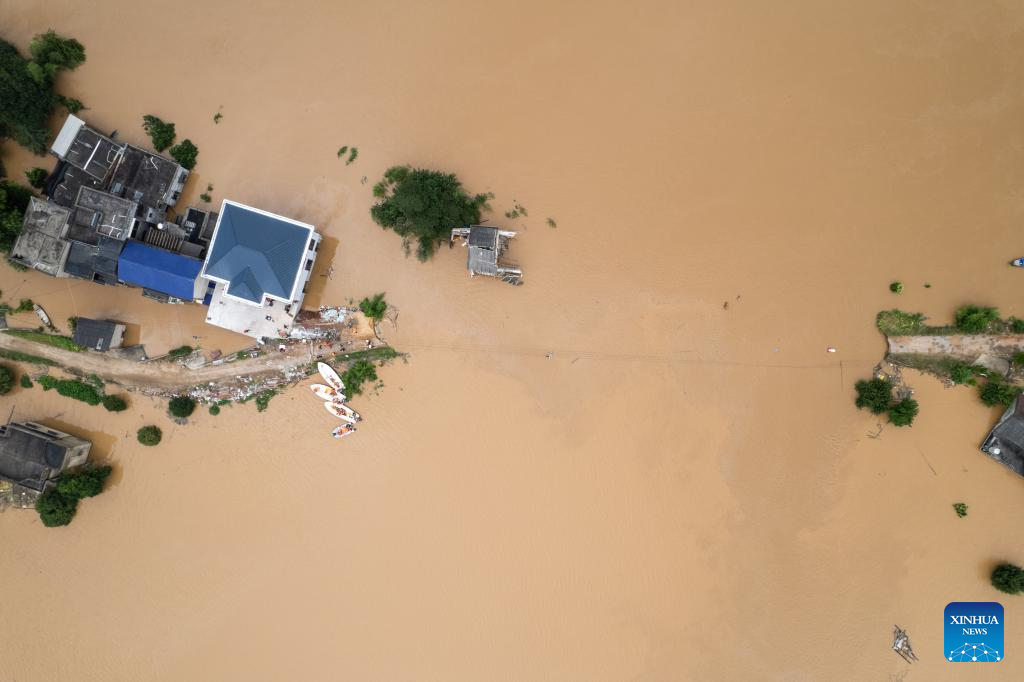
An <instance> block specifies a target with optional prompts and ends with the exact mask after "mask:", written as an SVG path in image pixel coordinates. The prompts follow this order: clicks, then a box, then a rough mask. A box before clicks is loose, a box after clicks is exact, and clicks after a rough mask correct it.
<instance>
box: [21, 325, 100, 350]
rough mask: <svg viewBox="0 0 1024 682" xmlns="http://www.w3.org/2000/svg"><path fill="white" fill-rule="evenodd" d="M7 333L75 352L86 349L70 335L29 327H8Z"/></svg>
mask: <svg viewBox="0 0 1024 682" xmlns="http://www.w3.org/2000/svg"><path fill="white" fill-rule="evenodd" d="M6 333H8V334H10V335H11V336H17V337H18V338H19V339H25V340H26V341H32V342H34V343H45V344H46V345H48V346H53V347H55V348H61V349H63V350H70V351H73V352H75V353H81V352H82V351H84V350H85V347H84V346H79V345H78V344H77V343H75V341H74V339H72V338H71V337H70V336H60V335H58V334H44V333H43V332H34V331H29V330H27V329H8V330H6Z"/></svg>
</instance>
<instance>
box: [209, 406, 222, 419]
mask: <svg viewBox="0 0 1024 682" xmlns="http://www.w3.org/2000/svg"><path fill="white" fill-rule="evenodd" d="M210 414H212V415H213V416H214V417H216V416H217V415H218V414H220V405H210Z"/></svg>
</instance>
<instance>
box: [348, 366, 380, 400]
mask: <svg viewBox="0 0 1024 682" xmlns="http://www.w3.org/2000/svg"><path fill="white" fill-rule="evenodd" d="M341 380H342V381H343V382H345V390H346V391H347V392H348V393H349V395H359V394H360V393H362V392H363V382H365V381H376V380H377V368H376V367H374V366H373V363H371V362H367V361H366V360H356V361H355V362H354V363H352V366H351V367H349V368H348V369H347V370H345V371H344V372H342V375H341Z"/></svg>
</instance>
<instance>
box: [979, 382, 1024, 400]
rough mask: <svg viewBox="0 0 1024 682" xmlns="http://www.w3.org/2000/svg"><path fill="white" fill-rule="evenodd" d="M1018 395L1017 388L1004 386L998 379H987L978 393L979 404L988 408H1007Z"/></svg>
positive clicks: (1018, 390)
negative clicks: (997, 406)
mask: <svg viewBox="0 0 1024 682" xmlns="http://www.w3.org/2000/svg"><path fill="white" fill-rule="evenodd" d="M1018 393H1020V389H1019V388H1017V387H1016V386H1011V385H1010V384H1005V383H1003V382H1002V381H999V380H998V379H989V380H988V381H986V382H985V383H984V384H983V385H982V387H981V389H980V390H979V391H978V394H979V396H980V397H981V402H983V403H985V404H986V405H988V406H989V407H994V406H995V405H1002V406H1004V407H1009V406H1010V405H1012V404H1013V401H1014V400H1016V399H1017V394H1018Z"/></svg>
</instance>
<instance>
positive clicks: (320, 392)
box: [309, 384, 345, 400]
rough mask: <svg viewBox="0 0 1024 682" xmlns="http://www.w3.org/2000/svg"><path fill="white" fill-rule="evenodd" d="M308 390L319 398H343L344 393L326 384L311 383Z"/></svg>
mask: <svg viewBox="0 0 1024 682" xmlns="http://www.w3.org/2000/svg"><path fill="white" fill-rule="evenodd" d="M309 390H311V391H313V395H315V396H316V397H317V398H320V399H321V400H345V394H344V393H341V392H340V391H336V390H334V389H333V388H331V387H330V386H328V385H326V384H311V385H310V387H309Z"/></svg>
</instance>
